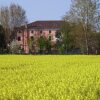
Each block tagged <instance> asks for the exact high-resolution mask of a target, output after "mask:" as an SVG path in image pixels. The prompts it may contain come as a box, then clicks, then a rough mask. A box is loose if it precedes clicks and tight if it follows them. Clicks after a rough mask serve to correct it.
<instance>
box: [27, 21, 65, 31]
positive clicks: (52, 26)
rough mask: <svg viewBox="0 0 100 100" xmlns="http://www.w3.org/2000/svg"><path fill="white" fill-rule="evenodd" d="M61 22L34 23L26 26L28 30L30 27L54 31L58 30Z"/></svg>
mask: <svg viewBox="0 0 100 100" xmlns="http://www.w3.org/2000/svg"><path fill="white" fill-rule="evenodd" d="M62 23H63V21H60V20H58V21H35V22H32V23H30V24H28V25H27V27H28V28H30V27H39V28H47V29H55V28H60V27H61V25H62Z"/></svg>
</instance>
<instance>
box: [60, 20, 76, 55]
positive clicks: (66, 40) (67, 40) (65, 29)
mask: <svg viewBox="0 0 100 100" xmlns="http://www.w3.org/2000/svg"><path fill="white" fill-rule="evenodd" d="M72 27H73V24H72V23H70V22H67V21H64V22H63V24H62V27H61V33H62V43H63V45H62V46H63V47H64V49H65V51H66V53H67V54H68V52H69V50H70V49H71V48H72V46H73V40H74V39H73V34H72Z"/></svg>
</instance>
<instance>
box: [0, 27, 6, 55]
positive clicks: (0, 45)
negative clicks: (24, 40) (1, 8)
mask: <svg viewBox="0 0 100 100" xmlns="http://www.w3.org/2000/svg"><path fill="white" fill-rule="evenodd" d="M4 49H6V41H5V31H4V29H3V27H2V26H1V25H0V53H4Z"/></svg>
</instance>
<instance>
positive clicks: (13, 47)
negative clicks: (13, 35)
mask: <svg viewBox="0 0 100 100" xmlns="http://www.w3.org/2000/svg"><path fill="white" fill-rule="evenodd" d="M20 49H21V48H20V44H19V43H18V41H17V40H13V41H12V42H11V44H10V50H11V53H12V54H17V53H20V52H19V51H20Z"/></svg>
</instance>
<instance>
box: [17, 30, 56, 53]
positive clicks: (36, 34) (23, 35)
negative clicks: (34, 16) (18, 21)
mask: <svg viewBox="0 0 100 100" xmlns="http://www.w3.org/2000/svg"><path fill="white" fill-rule="evenodd" d="M41 30H42V33H40V31H41ZM41 30H36V29H24V30H22V31H21V32H20V33H19V32H17V38H18V37H20V38H21V40H20V41H18V42H19V44H20V45H21V47H22V48H23V49H24V51H25V53H29V47H28V38H29V37H31V36H34V38H38V37H39V36H40V35H45V37H46V38H48V37H49V36H51V39H52V40H51V41H54V42H55V40H56V39H55V34H56V31H57V29H41ZM32 31H33V33H31V32H32ZM49 31H51V33H49Z"/></svg>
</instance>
